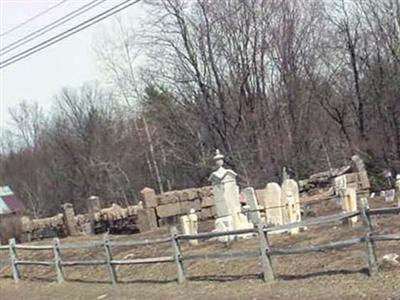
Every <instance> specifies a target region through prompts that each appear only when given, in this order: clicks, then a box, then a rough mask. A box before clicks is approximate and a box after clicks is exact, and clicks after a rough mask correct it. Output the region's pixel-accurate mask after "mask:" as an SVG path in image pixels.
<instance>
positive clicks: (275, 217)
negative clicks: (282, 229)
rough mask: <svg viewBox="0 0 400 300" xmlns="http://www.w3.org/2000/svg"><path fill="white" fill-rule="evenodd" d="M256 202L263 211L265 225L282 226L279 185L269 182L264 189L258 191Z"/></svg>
mask: <svg viewBox="0 0 400 300" xmlns="http://www.w3.org/2000/svg"><path fill="white" fill-rule="evenodd" d="M257 195H258V198H259V199H258V200H259V201H260V204H261V205H262V206H263V207H264V210H265V219H266V223H268V224H271V225H282V224H283V215H282V192H281V187H280V186H279V184H277V183H275V182H270V183H268V184H267V186H266V187H265V189H263V190H259V191H258V194H257Z"/></svg>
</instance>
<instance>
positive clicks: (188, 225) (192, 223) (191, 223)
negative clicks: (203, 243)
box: [179, 209, 198, 245]
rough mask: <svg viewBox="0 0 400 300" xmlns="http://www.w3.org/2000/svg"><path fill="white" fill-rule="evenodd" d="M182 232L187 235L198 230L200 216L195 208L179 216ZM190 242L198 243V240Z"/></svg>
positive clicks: (190, 241)
mask: <svg viewBox="0 0 400 300" xmlns="http://www.w3.org/2000/svg"><path fill="white" fill-rule="evenodd" d="M179 220H180V224H181V228H182V232H183V234H186V235H195V234H197V232H198V218H197V215H196V213H195V210H194V209H191V210H190V213H189V214H188V215H185V216H181V217H180V218H179ZM189 244H191V245H197V244H198V241H197V240H189Z"/></svg>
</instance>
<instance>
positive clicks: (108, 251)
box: [103, 234, 117, 286]
mask: <svg viewBox="0 0 400 300" xmlns="http://www.w3.org/2000/svg"><path fill="white" fill-rule="evenodd" d="M103 242H104V250H105V253H106V264H107V268H108V271H109V272H110V277H111V283H112V285H113V286H115V285H116V284H117V274H116V272H115V268H114V266H113V265H112V264H111V261H112V252H111V245H110V239H109V237H108V234H105V235H104V239H103Z"/></svg>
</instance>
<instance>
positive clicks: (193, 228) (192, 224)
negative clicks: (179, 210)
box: [188, 208, 199, 245]
mask: <svg viewBox="0 0 400 300" xmlns="http://www.w3.org/2000/svg"><path fill="white" fill-rule="evenodd" d="M188 219H189V229H190V234H192V235H196V234H197V233H198V229H199V223H198V217H197V215H196V213H195V210H194V209H193V208H192V209H191V210H190V213H189V215H188ZM189 243H190V244H191V245H197V244H198V240H190V241H189Z"/></svg>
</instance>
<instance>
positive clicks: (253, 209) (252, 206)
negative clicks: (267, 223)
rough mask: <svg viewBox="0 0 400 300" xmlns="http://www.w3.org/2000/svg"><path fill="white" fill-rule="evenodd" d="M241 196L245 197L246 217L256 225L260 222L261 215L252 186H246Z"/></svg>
mask: <svg viewBox="0 0 400 300" xmlns="http://www.w3.org/2000/svg"><path fill="white" fill-rule="evenodd" d="M242 194H243V196H244V197H245V199H246V203H247V205H248V206H249V212H248V217H249V220H250V222H251V223H253V224H254V225H257V224H259V223H260V222H261V216H260V212H259V211H258V210H259V206H258V203H257V198H256V194H255V192H254V189H253V188H252V187H247V188H245V189H244V190H243V191H242Z"/></svg>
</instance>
